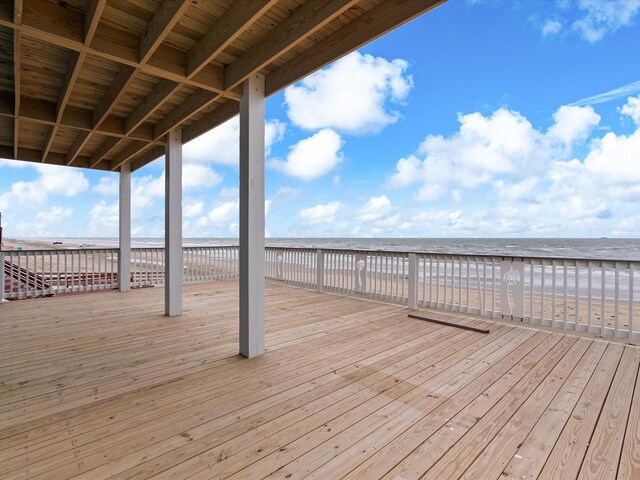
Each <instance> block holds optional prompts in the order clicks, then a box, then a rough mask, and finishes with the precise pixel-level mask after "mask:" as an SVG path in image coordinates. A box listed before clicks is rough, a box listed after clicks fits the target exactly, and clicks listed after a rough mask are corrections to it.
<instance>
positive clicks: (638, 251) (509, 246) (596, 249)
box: [34, 238, 640, 261]
mask: <svg viewBox="0 0 640 480" xmlns="http://www.w3.org/2000/svg"><path fill="white" fill-rule="evenodd" d="M34 240H35V239H34ZM37 240H38V241H39V242H45V243H49V242H51V243H53V242H55V241H61V242H63V245H62V246H64V244H68V245H90V246H95V247H117V245H118V239H117V238H39V239H37ZM183 244H184V246H219V245H237V244H238V239H237V238H184V239H183ZM266 244H267V246H274V247H303V248H333V249H346V250H382V251H389V252H429V253H450V254H460V255H462V254H474V255H496V256H500V255H504V256H515V257H541V258H575V259H594V260H596V259H598V260H602V259H607V260H633V261H640V238H267V240H266ZM163 245H164V240H163V239H162V238H134V239H132V246H133V247H137V248H142V247H162V246H163Z"/></svg>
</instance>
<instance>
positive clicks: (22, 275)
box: [0, 246, 640, 339]
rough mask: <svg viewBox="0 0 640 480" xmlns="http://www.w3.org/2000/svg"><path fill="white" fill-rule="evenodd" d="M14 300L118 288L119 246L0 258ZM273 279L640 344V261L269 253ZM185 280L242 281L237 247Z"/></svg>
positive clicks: (209, 255)
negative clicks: (225, 279)
mask: <svg viewBox="0 0 640 480" xmlns="http://www.w3.org/2000/svg"><path fill="white" fill-rule="evenodd" d="M0 257H2V258H0V264H3V265H4V268H3V269H0V276H3V277H4V281H2V279H0V285H4V292H3V297H4V298H9V299H15V298H27V297H33V296H46V295H53V294H58V293H72V292H86V291H95V290H104V289H113V288H117V286H118V277H117V265H118V250H117V249H81V250H31V251H20V252H15V251H6V252H1V253H0ZM265 260H266V265H265V267H266V268H265V277H266V278H267V279H268V280H272V281H279V282H284V283H287V284H292V285H299V286H305V287H310V288H316V289H317V290H318V291H329V292H335V293H342V294H350V295H358V296H364V297H368V298H373V299H379V300H382V301H388V302H394V303H399V304H403V305H407V306H408V307H410V308H423V307H428V308H436V309H444V310H450V311H455V312H462V313H473V314H479V315H482V316H487V317H492V318H500V317H501V318H505V317H506V318H510V319H514V320H518V321H522V322H525V323H529V324H532V325H542V326H547V327H554V328H561V329H564V330H577V331H588V332H591V333H598V334H601V335H603V336H608V337H611V336H615V337H624V338H631V339H638V338H640V325H638V323H639V322H638V319H639V318H640V301H639V300H640V292H639V289H640V288H639V287H640V278H639V277H640V273H639V272H640V262H635V261H616V260H597V259H593V260H586V259H566V258H536V257H510V256H487V255H448V254H435V253H434V254H431V253H406V252H383V251H361V250H332V249H323V250H318V249H304V248H277V247H267V248H266V250H265ZM183 265H184V280H185V282H195V281H203V280H217V279H224V278H236V277H237V276H238V247H237V246H220V247H185V248H184V249H183ZM130 280H131V284H132V286H133V287H146V286H153V285H161V284H163V283H164V249H163V248H135V249H132V251H131V279H130Z"/></svg>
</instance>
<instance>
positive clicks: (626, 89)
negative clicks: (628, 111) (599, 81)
mask: <svg viewBox="0 0 640 480" xmlns="http://www.w3.org/2000/svg"><path fill="white" fill-rule="evenodd" d="M637 92H640V81H637V82H632V83H629V84H627V85H623V86H622V87H618V88H614V89H613V90H609V91H607V92H603V93H598V94H596V95H592V96H590V97H587V98H583V99H581V100H578V101H577V102H573V103H572V104H571V105H578V106H580V107H583V106H585V105H598V104H600V103H607V102H610V101H612V100H616V99H618V98H621V97H626V96H628V95H633V94H634V93H637Z"/></svg>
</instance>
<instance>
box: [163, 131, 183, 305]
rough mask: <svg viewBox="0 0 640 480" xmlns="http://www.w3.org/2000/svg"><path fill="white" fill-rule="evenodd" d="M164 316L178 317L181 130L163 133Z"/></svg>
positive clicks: (180, 277) (180, 279)
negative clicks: (165, 134) (165, 138)
mask: <svg viewBox="0 0 640 480" xmlns="http://www.w3.org/2000/svg"><path fill="white" fill-rule="evenodd" d="M164 175H165V200H164V205H165V210H164V246H165V247H164V248H165V259H164V265H165V267H164V268H165V288H164V313H165V315H166V316H168V317H175V316H177V315H182V275H183V264H182V130H180V129H178V128H174V129H173V130H171V131H170V132H169V133H168V134H167V143H166V145H165V172H164Z"/></svg>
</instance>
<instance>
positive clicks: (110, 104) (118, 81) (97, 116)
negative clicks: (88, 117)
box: [92, 65, 136, 128]
mask: <svg viewBox="0 0 640 480" xmlns="http://www.w3.org/2000/svg"><path fill="white" fill-rule="evenodd" d="M135 73H136V69H135V68H134V67H131V66H129V65H122V66H121V67H120V71H119V72H118V74H117V75H116V78H115V79H114V80H113V83H112V84H111V86H110V87H109V89H108V90H107V92H106V93H105V94H104V96H103V97H102V100H101V102H100V103H99V104H98V106H97V107H96V109H95V110H94V111H93V117H92V123H93V127H94V128H95V127H99V126H100V124H101V123H102V122H103V120H104V119H105V118H106V117H107V115H109V113H111V110H113V109H114V107H115V106H116V104H117V103H118V101H119V100H120V99H121V98H122V96H123V95H124V93H125V91H126V89H127V87H128V86H129V84H130V83H131V81H132V80H133V78H134V75H135Z"/></svg>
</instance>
